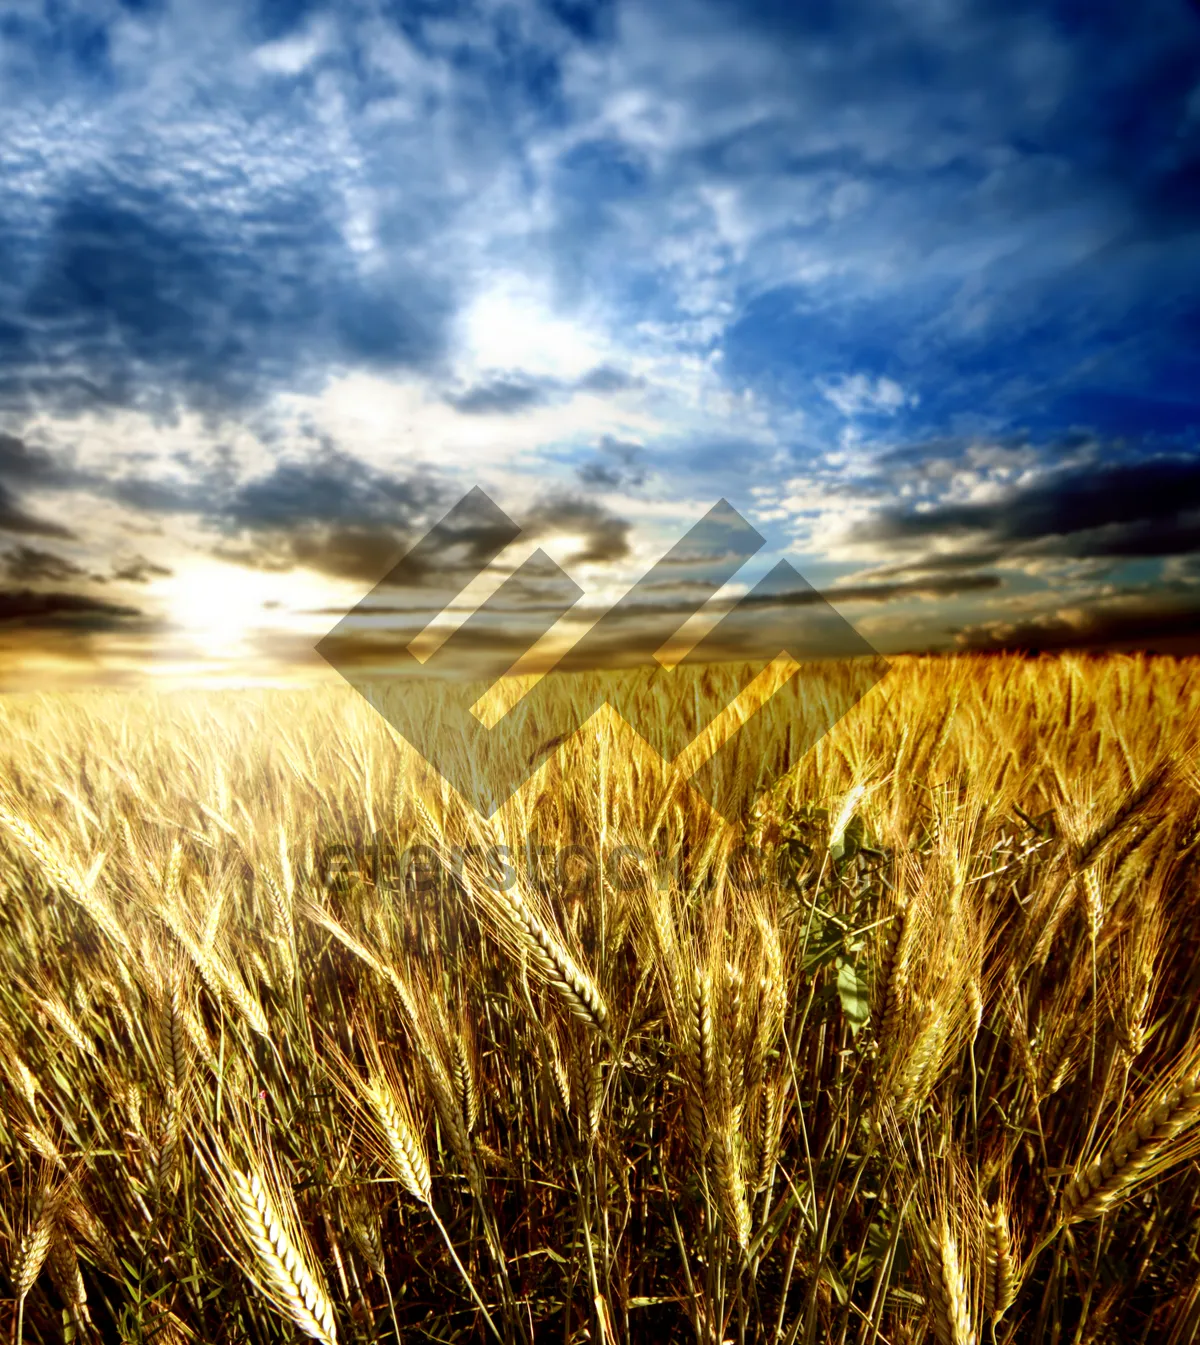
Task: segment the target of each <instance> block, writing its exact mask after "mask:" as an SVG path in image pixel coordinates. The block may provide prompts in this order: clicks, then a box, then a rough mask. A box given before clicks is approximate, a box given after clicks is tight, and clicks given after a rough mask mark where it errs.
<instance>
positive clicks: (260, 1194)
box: [232, 1168, 337, 1345]
mask: <svg viewBox="0 0 1200 1345" xmlns="http://www.w3.org/2000/svg"><path fill="white" fill-rule="evenodd" d="M232 1172H233V1184H234V1187H235V1189H236V1192H237V1213H238V1217H239V1219H240V1221H241V1225H242V1229H243V1231H244V1233H245V1235H246V1237H247V1239H248V1240H249V1242H250V1244H251V1246H252V1247H253V1248H254V1253H255V1256H256V1257H257V1260H258V1266H259V1268H260V1269H261V1271H262V1272H263V1275H264V1276H265V1278H266V1283H267V1286H268V1288H269V1289H270V1291H271V1292H272V1296H273V1297H274V1298H275V1299H276V1301H277V1303H278V1305H279V1306H280V1307H281V1308H282V1309H283V1310H284V1311H285V1312H286V1313H287V1315H288V1316H289V1317H290V1318H291V1319H292V1321H293V1322H295V1324H296V1325H297V1326H298V1327H299V1328H300V1330H301V1331H303V1332H304V1334H305V1335H306V1336H310V1337H311V1338H312V1339H313V1340H318V1341H321V1342H322V1343H323V1345H334V1342H335V1341H336V1339H337V1329H336V1327H335V1325H334V1321H333V1309H332V1308H331V1307H330V1305H329V1300H328V1298H326V1296H325V1294H324V1292H323V1291H322V1289H321V1288H320V1287H319V1285H318V1283H317V1279H316V1277H315V1276H314V1275H313V1274H312V1272H311V1271H310V1270H309V1269H308V1267H307V1266H306V1265H305V1264H304V1261H303V1258H302V1257H301V1256H300V1253H299V1252H298V1251H297V1250H296V1248H295V1247H294V1246H293V1244H292V1241H291V1239H290V1238H289V1237H288V1235H287V1233H286V1232H285V1231H284V1229H283V1226H282V1225H281V1224H280V1222H279V1219H278V1216H277V1215H276V1213H275V1210H274V1209H273V1208H272V1205H271V1202H270V1200H269V1199H268V1197H267V1193H266V1191H265V1190H264V1189H263V1184H262V1182H261V1181H260V1180H259V1177H258V1174H257V1173H256V1172H252V1173H251V1174H250V1175H249V1176H246V1175H245V1174H244V1173H242V1172H240V1171H239V1170H238V1169H237V1168H234V1169H232Z"/></svg>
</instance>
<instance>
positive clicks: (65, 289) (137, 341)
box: [0, 0, 1200, 687]
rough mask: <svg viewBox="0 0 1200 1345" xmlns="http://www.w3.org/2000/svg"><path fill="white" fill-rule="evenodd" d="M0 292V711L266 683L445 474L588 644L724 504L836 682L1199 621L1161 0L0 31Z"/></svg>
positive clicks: (1191, 45)
mask: <svg viewBox="0 0 1200 1345" xmlns="http://www.w3.org/2000/svg"><path fill="white" fill-rule="evenodd" d="M0 261H2V264H0V567H3V569H2V570H0V573H2V574H3V577H4V588H3V590H2V591H0V683H2V684H3V685H7V686H14V687H19V686H24V685H28V684H36V685H44V684H45V683H46V679H48V678H49V679H59V680H61V681H63V682H64V684H71V685H85V684H88V683H90V682H95V681H103V682H130V683H136V682H138V681H140V680H144V679H146V678H147V677H156V676H157V677H161V678H164V679H166V680H180V679H182V680H188V679H196V678H199V679H221V678H225V679H233V680H237V679H238V678H243V677H258V676H263V677H273V676H292V675H295V676H303V675H307V674H309V673H312V674H314V675H315V673H316V672H318V671H319V670H320V661H319V660H318V659H316V658H315V656H314V655H312V653H311V646H312V644H313V642H314V640H315V639H316V638H317V637H318V636H319V635H320V634H322V633H323V632H324V630H325V629H328V627H329V625H330V624H331V618H330V616H329V613H330V612H334V611H337V610H339V608H340V609H344V608H345V607H347V606H349V605H350V604H351V603H353V602H354V601H355V600H356V598H357V597H358V596H360V595H361V594H362V593H364V592H366V591H367V590H368V589H369V588H370V587H371V586H372V585H373V583H374V582H375V581H376V580H377V579H378V578H379V577H381V576H382V575H383V574H384V573H385V571H386V570H387V569H388V568H389V567H390V564H391V563H392V562H393V561H394V559H395V558H396V556H397V554H399V553H402V552H403V550H404V549H405V547H406V546H408V545H410V544H411V543H412V542H413V541H414V540H415V539H416V538H417V537H419V536H420V535H421V534H422V533H423V532H424V531H425V530H426V529H427V528H428V527H429V526H430V525H432V524H433V523H435V522H436V521H437V520H438V519H439V518H440V517H441V516H442V515H443V514H445V513H446V512H447V511H448V510H449V509H450V507H451V506H452V505H453V504H454V502H455V501H456V500H457V499H458V498H459V497H460V496H461V495H462V494H463V493H464V492H465V491H467V490H469V489H470V488H471V487H472V486H473V485H475V484H480V485H482V486H483V487H484V489H485V490H487V491H488V492H489V494H491V495H492V497H493V498H494V499H496V500H497V501H498V502H499V503H500V505H501V506H502V507H503V508H504V509H505V510H506V511H507V512H508V513H509V515H510V516H511V517H513V518H515V519H517V520H518V521H519V522H521V523H522V524H524V525H525V532H524V536H525V537H526V539H527V540H528V541H529V542H530V543H531V544H540V545H542V546H543V547H544V548H545V549H546V551H547V552H548V553H549V554H550V555H551V556H552V557H553V558H554V559H555V560H557V561H558V562H559V563H561V564H562V565H563V567H564V568H565V569H567V570H568V571H569V573H570V574H571V576H572V578H573V579H574V580H576V581H578V583H579V584H580V586H581V587H582V589H583V590H584V592H585V594H587V595H588V598H587V601H588V602H590V603H591V605H592V607H594V608H595V609H596V610H600V609H602V608H603V606H604V605H605V603H607V602H610V601H612V600H613V599H614V598H615V597H617V596H619V594H620V593H621V592H622V591H624V588H625V587H626V586H627V585H628V584H629V583H630V582H631V581H632V580H633V579H635V578H636V577H637V576H638V575H639V574H640V573H642V572H644V571H645V570H646V569H648V568H649V566H650V564H651V563H652V562H653V560H654V559H655V558H656V556H657V555H659V554H661V553H662V551H663V550H664V549H665V547H666V546H668V545H670V544H671V543H672V542H673V541H674V540H676V539H677V538H678V537H679V536H680V535H681V534H682V533H683V532H684V531H685V530H686V529H687V527H689V526H690V525H691V523H692V522H694V521H695V519H696V518H698V517H699V516H700V515H702V514H703V513H704V512H705V511H706V510H707V509H708V508H709V507H710V506H711V505H712V504H713V503H714V502H715V501H716V500H717V499H719V498H721V497H725V498H728V499H729V500H730V501H731V503H733V504H734V505H735V507H737V508H738V509H739V510H741V511H742V512H743V513H744V514H745V515H746V517H748V518H749V519H751V521H752V522H754V523H755V525H756V526H757V527H758V528H759V529H760V531H762V532H763V533H764V535H766V536H767V537H768V541H769V546H768V548H766V550H765V552H764V553H763V554H762V555H761V556H760V557H758V558H756V561H755V563H754V566H752V567H751V569H750V570H749V571H748V572H747V573H746V574H745V575H744V576H743V578H744V580H745V582H746V583H747V584H749V583H752V582H753V580H754V578H756V577H757V575H759V574H762V573H765V572H766V570H767V569H769V568H770V566H771V565H772V564H773V563H774V561H775V560H776V559H777V558H778V556H779V555H781V554H787V555H788V556H790V557H791V558H792V559H793V560H794V562H795V564H796V565H797V566H798V568H799V569H800V570H801V571H802V572H803V573H804V574H805V575H806V576H807V577H808V578H809V579H810V580H811V581H812V582H813V583H814V584H817V585H818V586H819V587H821V588H822V589H823V590H824V591H825V592H826V593H827V594H828V596H829V597H830V599H831V600H832V601H833V602H834V603H835V605H837V606H838V608H839V610H841V611H843V613H844V614H845V615H846V616H847V617H848V618H849V619H850V620H851V621H852V622H853V623H854V624H855V626H856V627H857V628H858V629H859V630H860V631H862V633H863V634H864V635H865V636H866V637H867V638H868V639H869V640H871V641H872V642H873V643H874V644H876V645H877V646H878V647H879V648H881V649H883V650H885V652H887V651H893V650H899V649H905V648H911V649H925V648H975V647H981V648H991V647H999V646H1004V645H1010V644H1011V645H1017V646H1021V647H1028V646H1035V647H1046V648H1056V647H1062V646H1068V645H1079V644H1082V645H1096V644H1101V645H1102V644H1111V643H1114V642H1116V643H1132V644H1134V645H1139V644H1140V645H1149V646H1153V647H1173V643H1177V642H1179V641H1180V640H1181V639H1183V638H1185V637H1186V636H1187V635H1188V634H1189V632H1190V631H1191V629H1192V628H1193V627H1194V626H1195V625H1196V624H1197V621H1196V618H1197V616H1198V615H1200V560H1198V559H1197V558H1198V556H1200V454H1198V452H1197V431H1198V429H1200V7H1197V6H1196V5H1195V4H1191V3H1186V2H1185V0H1148V3H1144V4H1142V5H1139V6H1129V5H1122V6H1118V5H1103V4H1101V5H1097V4H1086V5H1085V4H1079V3H1061V4H1044V5H1033V4H1020V3H1016V4H1014V3H1005V4H1000V3H955V2H952V0H905V2H904V3H900V2H899V0H897V2H896V3H889V4H884V3H875V2H872V3H867V2H866V0H852V2H851V3H843V4H838V5H834V4H832V3H825V2H824V0H821V2H819V3H813V4H805V5H796V4H790V3H783V2H782V0H779V2H776V0H771V2H769V3H767V2H761V3H737V4H734V3H711V2H710V3H697V2H696V0H654V2H653V3H633V2H631V0H614V2H613V3H611V4H589V3H583V0H513V2H511V3H492V2H490V0H489V3H479V4H470V5H468V4H450V3H440V2H437V3H435V2H434V0H417V2H416V3H407V4H404V3H382V2H380V3H355V2H353V0H351V2H350V3H339V4H337V5H322V4H318V3H303V4H287V3H261V4H258V5H246V4H228V3H221V2H220V0H216V2H215V3H205V4H204V5H203V6H201V5H196V4H193V3H165V2H163V3H158V2H156V0H139V2H138V3H131V2H129V0H126V3H116V2H115V0H114V2H112V3H107V2H105V0H94V2H93V3H86V4H76V3H69V2H67V3H47V4H40V5H39V4H31V3H0ZM510 559H511V562H512V565H513V566H515V565H516V564H518V563H519V559H520V557H518V556H517V555H515V554H514V555H512V556H511V558H510ZM755 566H757V568H756V569H755ZM839 589H841V591H842V593H843V599H842V600H841V601H839V599H838V591H839ZM585 606H586V603H585Z"/></svg>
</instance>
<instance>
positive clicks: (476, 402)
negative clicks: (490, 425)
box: [446, 379, 557, 416]
mask: <svg viewBox="0 0 1200 1345" xmlns="http://www.w3.org/2000/svg"><path fill="white" fill-rule="evenodd" d="M556 386H557V385H555V384H551V385H546V384H540V385H539V384H537V383H532V382H523V381H522V382H517V381H514V380H508V379H496V380H494V381H493V382H490V383H480V384H478V385H477V386H476V387H473V388H470V389H468V390H467V391H466V392H464V393H461V394H458V395H454V396H450V397H447V398H446V400H447V401H448V402H449V403H450V405H451V406H452V407H454V409H455V410H456V411H459V412H461V413H462V414H463V415H465V416H481V415H486V416H497V415H500V416H509V415H513V414H514V413H515V412H517V411H526V410H528V409H529V407H531V406H540V405H541V404H542V403H543V402H545V401H547V400H548V399H549V397H550V396H551V394H552V393H553V391H554V390H555V388H556Z"/></svg>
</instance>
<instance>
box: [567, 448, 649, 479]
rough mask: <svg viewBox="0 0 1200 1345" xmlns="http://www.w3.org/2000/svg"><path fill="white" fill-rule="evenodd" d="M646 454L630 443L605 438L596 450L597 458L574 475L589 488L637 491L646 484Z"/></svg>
mask: <svg viewBox="0 0 1200 1345" xmlns="http://www.w3.org/2000/svg"><path fill="white" fill-rule="evenodd" d="M645 464H646V451H645V448H644V447H643V446H642V445H641V444H634V443H628V442H626V441H625V440H622V439H617V438H615V437H614V436H613V435H610V434H606V435H605V436H604V437H603V438H602V439H601V440H600V443H599V445H598V446H597V454H596V456H595V457H594V458H591V459H588V460H587V461H585V462H581V463H580V464H579V466H578V467H576V469H575V471H576V474H577V475H578V477H579V479H580V480H581V481H582V482H583V483H584V485H587V486H601V487H605V488H608V489H613V490H615V489H618V488H619V487H629V488H631V489H636V488H637V487H639V486H642V485H644V484H645V481H646V470H647V469H646V465H645Z"/></svg>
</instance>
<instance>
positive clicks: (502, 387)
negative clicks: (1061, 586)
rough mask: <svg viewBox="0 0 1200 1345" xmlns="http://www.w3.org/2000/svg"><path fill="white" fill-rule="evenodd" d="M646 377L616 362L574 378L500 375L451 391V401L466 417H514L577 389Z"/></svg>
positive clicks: (638, 382) (616, 386) (628, 384)
mask: <svg viewBox="0 0 1200 1345" xmlns="http://www.w3.org/2000/svg"><path fill="white" fill-rule="evenodd" d="M643 383H644V380H643V379H641V378H637V377H635V376H634V375H632V374H629V373H627V372H626V371H625V370H623V369H618V368H615V367H614V366H612V365H608V364H600V365H597V366H596V368H594V369H592V370H590V371H589V372H588V373H586V374H584V375H583V377H582V378H578V379H575V380H574V381H572V380H569V379H561V378H526V377H521V378H516V377H496V378H491V379H489V380H486V381H485V382H482V383H477V384H476V385H475V386H474V387H470V388H467V389H466V390H465V391H463V392H454V393H450V394H448V395H447V397H446V401H447V403H448V404H449V405H450V406H452V407H454V409H455V410H456V411H458V412H459V413H460V414H462V415H465V416H482V415H488V416H511V415H515V414H516V413H517V412H519V411H527V410H529V409H530V408H531V407H535V406H544V405H546V404H547V403H548V402H552V401H556V400H562V399H564V398H566V397H568V396H570V395H571V394H572V393H575V392H594V393H600V394H607V393H613V392H625V391H627V390H628V389H629V388H635V387H641V386H642V385H643Z"/></svg>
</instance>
